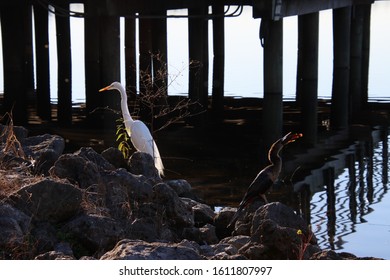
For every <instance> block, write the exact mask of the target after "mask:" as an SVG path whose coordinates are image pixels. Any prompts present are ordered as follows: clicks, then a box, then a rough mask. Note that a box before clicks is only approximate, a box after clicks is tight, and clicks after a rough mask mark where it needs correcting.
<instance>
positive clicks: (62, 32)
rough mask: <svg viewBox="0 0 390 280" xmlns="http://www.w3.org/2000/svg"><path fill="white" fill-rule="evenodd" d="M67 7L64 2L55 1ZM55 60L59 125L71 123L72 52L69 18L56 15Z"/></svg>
mask: <svg viewBox="0 0 390 280" xmlns="http://www.w3.org/2000/svg"><path fill="white" fill-rule="evenodd" d="M57 6H60V7H61V8H64V9H69V6H68V5H66V4H65V3H57ZM56 32H57V60H58V91H57V92H58V111H57V120H58V124H59V125H60V126H70V125H71V124H72V54H71V43H70V19H69V17H63V16H59V15H56Z"/></svg>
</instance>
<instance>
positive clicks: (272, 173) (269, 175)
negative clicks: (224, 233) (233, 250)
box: [228, 132, 303, 227]
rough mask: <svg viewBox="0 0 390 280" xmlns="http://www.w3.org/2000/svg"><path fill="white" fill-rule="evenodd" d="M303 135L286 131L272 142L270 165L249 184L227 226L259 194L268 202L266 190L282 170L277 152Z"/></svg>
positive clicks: (269, 153)
mask: <svg viewBox="0 0 390 280" xmlns="http://www.w3.org/2000/svg"><path fill="white" fill-rule="evenodd" d="M302 136H303V135H302V134H301V133H294V134H293V133H291V132H289V133H287V134H286V135H285V136H284V137H282V138H280V139H279V140H277V141H276V142H275V143H273V144H272V146H271V148H270V149H269V151H268V160H269V161H270V163H271V164H270V165H268V166H267V167H265V168H264V169H262V170H261V171H260V172H259V173H258V174H257V176H256V178H255V179H254V180H253V182H252V183H251V184H250V186H249V188H248V190H247V192H246V193H245V195H244V198H243V199H242V201H241V203H240V205H239V206H238V210H237V212H236V214H235V215H234V216H233V218H232V220H231V222H230V223H229V225H228V227H230V226H231V225H232V224H233V223H235V221H236V220H237V219H238V217H239V216H240V214H241V212H242V210H243V209H244V208H245V207H247V206H248V205H249V204H251V203H252V202H253V200H254V199H255V198H256V197H258V196H260V197H261V198H262V199H263V200H264V202H265V203H268V201H267V198H266V197H265V194H266V192H268V191H269V190H270V188H271V187H272V185H273V184H274V182H275V181H276V179H278V177H279V174H280V171H281V170H282V159H281V157H280V155H279V152H280V151H281V150H282V149H283V147H284V146H285V145H287V144H289V143H291V142H294V141H295V140H297V139H299V138H301V137H302Z"/></svg>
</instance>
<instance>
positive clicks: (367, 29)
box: [361, 4, 371, 107]
mask: <svg viewBox="0 0 390 280" xmlns="http://www.w3.org/2000/svg"><path fill="white" fill-rule="evenodd" d="M370 33H371V4H367V5H365V7H364V19H363V43H362V44H363V46H362V84H361V88H362V96H361V97H362V104H363V107H365V106H366V105H367V101H368V80H369V65H370V41H371V34H370Z"/></svg>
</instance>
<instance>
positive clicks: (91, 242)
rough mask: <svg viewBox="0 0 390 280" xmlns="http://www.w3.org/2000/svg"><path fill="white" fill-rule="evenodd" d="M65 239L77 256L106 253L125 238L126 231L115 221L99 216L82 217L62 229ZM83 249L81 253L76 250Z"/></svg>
mask: <svg viewBox="0 0 390 280" xmlns="http://www.w3.org/2000/svg"><path fill="white" fill-rule="evenodd" d="M61 232H62V235H63V236H64V238H63V239H65V241H67V242H70V243H71V245H72V248H73V251H74V252H75V255H78V256H80V255H84V253H86V252H88V253H89V254H90V255H92V254H95V253H97V252H105V251H106V250H109V249H110V248H112V246H114V245H115V243H116V242H118V240H120V239H121V238H123V235H124V230H123V229H122V226H121V225H120V224H119V223H118V222H117V221H116V220H114V219H112V218H110V217H105V216H99V215H85V214H83V215H80V216H78V217H76V218H75V219H73V220H71V221H69V222H68V223H66V224H65V225H64V226H63V227H62V228H61ZM79 248H82V250H80V252H76V249H79ZM85 251H86V252H85Z"/></svg>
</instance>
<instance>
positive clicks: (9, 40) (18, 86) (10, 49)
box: [0, 2, 33, 125]
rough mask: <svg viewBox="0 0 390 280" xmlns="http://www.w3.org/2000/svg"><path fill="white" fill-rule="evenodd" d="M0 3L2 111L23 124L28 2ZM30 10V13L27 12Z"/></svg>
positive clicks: (27, 80) (28, 88) (27, 78)
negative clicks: (2, 81) (2, 79)
mask: <svg viewBox="0 0 390 280" xmlns="http://www.w3.org/2000/svg"><path fill="white" fill-rule="evenodd" d="M19 4H20V5H21V6H18V7H15V6H13V5H9V6H3V7H2V8H1V9H0V17H1V28H2V43H3V67H4V104H3V108H2V111H3V113H4V112H8V113H11V112H12V116H13V122H14V124H16V125H26V124H27V120H28V118H27V99H28V98H27V97H28V93H29V92H30V91H31V90H32V89H31V86H30V85H31V84H32V83H33V81H32V80H31V78H32V76H33V75H32V67H31V65H30V60H31V57H30V56H31V55H32V54H31V49H30V47H29V46H30V43H31V40H32V39H31V38H29V36H31V29H32V22H31V6H30V5H29V4H27V3H26V2H23V3H19ZM29 13H30V15H29Z"/></svg>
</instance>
